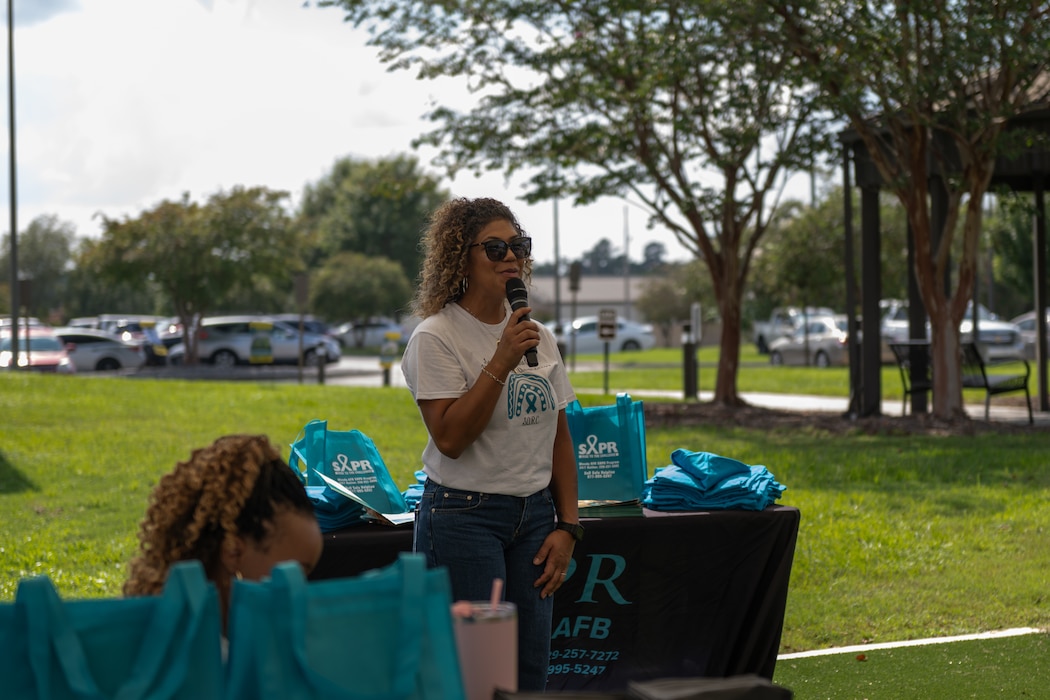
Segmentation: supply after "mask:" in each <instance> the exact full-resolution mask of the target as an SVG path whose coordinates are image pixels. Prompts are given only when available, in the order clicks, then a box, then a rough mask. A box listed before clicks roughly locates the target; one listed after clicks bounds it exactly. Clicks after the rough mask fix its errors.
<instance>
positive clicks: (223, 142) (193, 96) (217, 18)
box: [0, 0, 687, 260]
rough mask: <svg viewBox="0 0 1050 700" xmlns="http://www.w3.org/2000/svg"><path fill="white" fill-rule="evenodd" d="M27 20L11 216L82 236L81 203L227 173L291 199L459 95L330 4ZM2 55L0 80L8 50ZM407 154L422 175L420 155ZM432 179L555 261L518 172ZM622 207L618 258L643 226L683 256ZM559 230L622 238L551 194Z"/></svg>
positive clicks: (157, 8) (227, 182)
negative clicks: (495, 209)
mask: <svg viewBox="0 0 1050 700" xmlns="http://www.w3.org/2000/svg"><path fill="white" fill-rule="evenodd" d="M22 6H25V3H24V2H23V3H20V4H19V7H22ZM30 6H33V3H32V2H31V3H30ZM32 19H33V21H32V22H30V21H28V20H27V21H25V22H20V21H19V18H18V15H16V22H15V28H16V31H15V70H16V77H15V86H16V91H17V92H16V107H17V124H16V134H17V138H18V141H17V146H16V149H17V150H16V152H17V156H18V181H17V185H18V191H19V209H18V221H19V228H20V229H24V228H25V226H26V225H27V224H28V222H29V221H30V220H31V219H32V218H34V217H35V216H38V215H41V214H56V215H57V216H58V217H59V218H60V219H62V220H65V221H70V222H72V223H74V224H75V225H76V227H77V230H78V232H79V233H80V234H81V235H88V236H91V235H97V233H98V231H99V229H100V227H99V221H98V219H97V218H94V215H95V214H96V213H97V212H101V213H103V214H105V215H106V216H108V217H110V218H123V217H125V216H129V217H134V216H137V215H138V214H139V213H140V212H141V211H142V210H143V209H147V208H149V207H152V206H153V205H155V204H156V203H157V202H159V201H161V200H163V199H177V198H179V197H181V196H182V193H183V192H189V194H190V196H191V198H193V199H195V200H203V199H204V198H206V197H207V196H208V195H210V194H213V193H215V192H217V191H219V190H220V189H229V188H230V187H232V186H234V185H238V184H243V185H248V186H251V185H264V186H267V187H271V188H274V189H283V190H287V191H289V192H290V193H291V194H292V195H293V198H295V199H296V200H297V199H298V197H299V195H300V194H301V192H302V189H303V186H304V185H305V184H307V183H311V182H315V181H316V180H318V179H319V178H320V177H321V176H323V175H324V174H325V173H327V172H328V171H329V170H330V168H331V166H332V164H333V163H334V161H335V160H336V159H338V158H341V157H344V156H347V155H353V156H357V157H365V158H375V157H381V156H389V155H395V154H399V153H409V152H411V141H412V139H413V138H415V137H416V136H419V135H420V134H421V133H423V132H425V131H426V130H428V128H429V125H428V124H427V123H426V122H424V121H423V119H422V115H423V114H424V113H425V112H426V111H427V109H428V107H429V106H431V105H432V104H433V103H434V102H435V101H436V100H438V99H440V100H441V101H442V102H446V103H447V102H449V101H452V102H453V103H454V104H457V105H464V104H468V100H469V99H470V98H469V95H468V94H467V93H466V92H465V90H464V89H463V88H462V87H460V86H459V85H458V84H456V83H454V82H451V81H446V82H444V83H441V84H434V83H431V82H421V81H417V80H415V79H414V78H413V77H412V76H411V75H410V74H408V73H404V72H401V73H389V72H387V71H386V69H385V67H383V66H382V65H380V64H379V62H378V59H377V58H376V51H375V49H373V48H370V47H368V46H367V45H366V38H367V35H366V33H365V32H364V31H363V30H355V29H354V28H353V27H352V26H351V25H348V24H346V23H344V22H343V19H342V13H341V12H340V11H338V10H335V9H318V8H316V7H313V6H312V4H311V6H310V7H304V6H303V4H302V3H300V2H296V1H294V0H293V1H289V0H164V1H163V2H158V1H156V0H154V1H145V0H91V1H90V2H80V3H76V2H73V0H46V1H44V2H41V3H40V5H39V10H38V11H37V12H36V13H34V16H33V18H32ZM0 65H2V70H3V72H4V75H5V76H6V74H7V64H6V51H5V52H3V57H2V59H0ZM5 103H6V100H5ZM5 113H6V110H5ZM7 152H8V149H7V140H6V139H5V140H4V142H3V144H2V145H0V153H2V154H3V158H4V164H5V167H3V168H2V169H0V170H2V175H0V186H2V187H3V190H2V194H0V199H2V202H3V203H2V207H0V216H2V217H3V220H2V223H0V230H7V229H8V227H9V221H10V218H9V214H8V201H9V200H8V197H7V192H8V169H7V167H6V163H7ZM417 155H418V156H419V158H420V161H421V163H422V165H423V166H424V167H425V168H427V169H429V170H432V171H434V170H433V168H432V167H431V166H430V158H431V157H432V155H433V154H432V153H429V152H423V153H419V154H417ZM434 172H436V171H434ZM446 185H448V186H449V189H451V190H452V191H453V193H454V194H457V195H463V196H483V195H484V196H494V197H498V198H501V199H503V200H504V201H506V202H507V203H508V204H509V205H510V206H511V207H512V208H513V209H514V210H515V211H516V212H517V213H518V214H519V216H520V217H521V219H522V223H523V225H524V226H525V228H526V229H527V230H529V231H530V233H532V234H533V236H534V237H535V239H536V245H535V252H536V255H537V257H538V259H540V260H550V259H553V256H554V246H553V240H552V238H553V233H552V229H553V222H554V216H553V205H552V204H551V203H543V204H539V205H535V206H526V205H525V204H524V202H523V201H522V200H521V199H520V198H519V196H520V194H521V192H522V189H521V186H520V182H512V183H510V184H509V185H507V184H506V183H505V182H504V178H503V176H502V175H501V174H499V173H493V174H491V175H488V176H486V177H484V178H481V179H475V178H473V177H472V176H470V175H465V176H461V177H460V178H457V180H456V181H455V182H452V183H448V182H446ZM629 216H630V219H629V226H630V229H631V242H630V252H631V256H632V257H633V258H636V259H638V258H640V257H641V253H642V248H643V247H644V246H645V245H646V244H647V243H649V242H650V241H653V240H658V241H660V242H662V243H664V244H665V245H666V246H667V248H668V251H669V254H670V256H671V257H672V258H685V257H687V254H686V253H685V251H684V250H683V249H682V248H681V247H680V246H679V245H678V244H677V243H676V242H675V241H674V240H673V237H672V236H671V235H670V234H669V233H664V232H659V231H647V230H644V226H643V217H642V215H641V214H640V213H638V212H637V210H632V212H631V213H630V215H629ZM559 231H560V251H561V254H562V256H567V257H578V256H579V255H580V254H581V253H582V252H584V251H586V250H589V249H590V248H592V247H593V246H594V244H595V243H596V242H597V241H598V240H599V239H601V238H608V239H609V240H610V241H612V243H613V246H614V247H615V248H617V249H621V248H622V245H623V240H624V205H623V203H622V202H621V201H619V200H614V199H609V200H605V201H603V202H601V203H599V204H596V205H593V206H590V207H586V208H573V207H571V206H569V205H568V203H563V204H562V206H560V207H559Z"/></svg>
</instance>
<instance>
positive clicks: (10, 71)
mask: <svg viewBox="0 0 1050 700" xmlns="http://www.w3.org/2000/svg"><path fill="white" fill-rule="evenodd" d="M7 138H8V154H9V159H8V162H9V167H10V170H11V175H10V181H11V182H10V184H11V187H10V195H11V204H10V209H11V369H18V310H19V307H20V304H19V298H18V188H17V185H16V180H15V170H16V168H15V163H16V162H17V159H16V158H15V11H14V0H7Z"/></svg>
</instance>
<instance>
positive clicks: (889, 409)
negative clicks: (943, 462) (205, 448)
mask: <svg viewBox="0 0 1050 700" xmlns="http://www.w3.org/2000/svg"><path fill="white" fill-rule="evenodd" d="M158 369H159V370H160V371H159V372H150V373H147V372H141V373H139V375H138V376H148V374H154V375H155V376H158V377H160V376H167V377H174V376H180V377H181V378H187V379H189V378H196V379H226V380H229V379H243V380H252V381H278V382H285V383H287V382H297V381H298V380H299V370H298V368H297V367H288V366H285V367H274V366H265V367H235V368H232V369H222V368H217V367H209V366H199V367H197V368H189V367H186V368H176V367H172V368H158ZM302 377H303V378H302V381H303V383H304V384H317V383H319V377H318V372H317V370H316V369H313V368H305V369H303V375H302ZM324 383H325V384H330V385H332V386H373V387H378V386H383V370H382V368H381V367H380V365H379V358H378V357H369V356H357V355H351V356H344V357H342V358H341V359H340V360H339V362H338V363H333V364H331V365H328V366H327V367H326V368H325V377H324ZM390 386H393V387H401V388H405V378H404V375H402V374H401V366H400V364H399V363H396V362H395V363H394V365H393V367H392V368H391V369H390ZM625 391H626V392H627V393H628V394H630V395H631V396H635V397H642V398H644V397H651V398H666V399H682V398H683V393H682V391H660V390H653V389H628V390H625ZM577 393H580V394H600V393H602V391H601V389H577ZM741 398H742V399H744V401H747V402H748V403H750V404H752V405H754V406H761V407H763V408H771V409H776V410H780V411H825V412H828V413H839V414H845V413H846V411H847V410H848V409H849V399H848V398H846V397H836V396H807V395H796V394H769V393H762V392H745V393H743V394H741ZM711 399H712V395H711V393H710V392H703V391H702V392H700V396H699V400H700V401H710V400H711ZM1032 404H1033V413H1032V416H1033V418H1034V420H1035V425H1036V426H1037V427H1042V428H1045V427H1050V413H1043V412H1040V411H1039V410H1038V404H1037V402H1036V399H1035V398H1033V399H1032ZM909 407H910V406H909ZM965 408H966V413H967V414H968V415H969V416H970V417H971V418H974V419H976V420H984V405H983V404H969V405H967V406H966V407H965ZM882 414H883V415H886V416H899V415H901V401H900V399H892V400H886V401H883V402H882ZM989 419H990V420H992V421H1001V422H1008V423H1016V424H1018V425H1027V424H1028V411H1027V409H1026V408H1025V407H1024V406H1022V405H1014V404H1003V403H1001V402H998V403H997V401H996V400H995V399H994V398H993V399H992V402H991V410H990V411H989Z"/></svg>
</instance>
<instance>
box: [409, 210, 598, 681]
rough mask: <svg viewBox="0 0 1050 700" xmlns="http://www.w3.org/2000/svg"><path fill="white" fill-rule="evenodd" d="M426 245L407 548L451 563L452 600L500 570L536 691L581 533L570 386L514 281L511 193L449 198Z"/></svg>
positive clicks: (551, 342)
mask: <svg viewBox="0 0 1050 700" xmlns="http://www.w3.org/2000/svg"><path fill="white" fill-rule="evenodd" d="M422 244H423V249H424V252H425V258H424V261H423V265H422V269H421V271H420V280H419V288H418V291H417V293H416V297H415V300H414V302H413V307H414V311H415V313H416V314H418V315H419V316H420V317H421V318H422V319H423V321H422V322H421V323H420V324H419V326H418V327H417V328H416V330H415V331H414V332H413V334H412V337H411V338H410V339H409V341H408V347H407V348H406V350H405V354H404V357H403V358H402V361H401V369H402V371H403V372H404V375H405V380H406V382H407V384H408V388H409V390H410V391H411V392H412V396H413V397H414V398H415V400H416V404H417V405H418V406H419V412H420V415H421V416H422V418H423V423H424V424H425V425H426V428H427V433H428V440H427V445H426V448H425V449H424V451H423V471H424V472H425V473H426V475H427V478H426V483H425V485H424V488H423V496H422V499H421V501H420V504H419V512H418V513H417V516H416V525H415V539H414V545H413V546H414V549H415V551H417V552H420V553H422V554H424V555H426V558H427V561H428V563H429V565H430V566H445V567H447V568H448V571H449V575H450V577H451V580H452V595H453V597H454V598H455V599H456V600H487V599H488V598H489V595H490V591H491V589H492V583H493V580H494V579H502V580H504V581H505V582H506V583H505V586H504V590H505V591H506V600H507V601H509V602H511V603H514V604H515V605H516V606H517V608H518V689H519V690H522V691H542V690H544V688H545V686H546V681H547V666H548V663H549V657H550V636H551V618H552V614H553V607H554V601H553V598H552V595H553V594H554V592H555V591H557V590H558V588H559V587H560V586H561V585H562V582H563V581H564V579H565V576H566V575H567V573H568V569H569V564H570V562H571V560H572V551H573V547H574V546H575V543H576V541H577V540H578V539H580V538H582V536H583V529H582V527H580V524H579V516H578V510H577V483H576V458H575V455H574V452H573V447H572V440H571V438H570V436H569V428H568V423H567V422H566V419H565V406H566V405H567V404H568V403H569V402H571V401H573V400H574V399H575V393H574V392H573V389H572V385H571V384H570V383H569V379H568V375H567V373H566V371H565V365H564V363H563V362H562V358H561V354H560V353H559V352H558V346H557V344H556V342H555V339H554V335H553V334H552V333H551V332H550V330H549V329H547V328H546V327H544V326H542V325H540V324H537V323H535V322H533V321H531V320H529V319H528V312H529V311H530V309H529V307H528V302H527V299H524V298H522V297H520V295H521V294H522V293H523V292H524V289H522V290H520V291H517V292H516V291H514V288H515V285H518V284H519V283H521V282H527V281H528V280H529V276H530V273H531V271H532V259H531V257H530V255H531V252H532V239H530V238H529V237H528V236H527V235H525V232H524V231H523V230H522V228H521V226H520V225H519V224H518V221H517V218H516V217H515V216H514V214H513V213H512V212H511V211H510V209H509V208H507V206H506V205H504V204H503V203H501V202H499V201H496V200H494V199H486V198H481V199H454V200H452V201H449V202H447V203H446V204H444V205H442V206H441V207H439V208H438V209H437V210H436V211H435V212H434V213H433V214H432V215H431V218H430V224H429V226H428V228H427V230H426V231H425V232H424V234H423V239H422ZM511 280H514V281H513V282H511V283H510V285H508V281H511ZM508 290H509V291H510V293H511V295H512V296H513V297H515V303H514V308H513V309H512V307H511V303H510V302H508V300H507V294H508ZM523 301H524V303H522V302H523ZM533 352H535V360H532V358H531V357H530V358H527V354H528V355H532V353H533ZM530 360H531V361H530Z"/></svg>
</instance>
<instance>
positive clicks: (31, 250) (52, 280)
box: [0, 214, 76, 319]
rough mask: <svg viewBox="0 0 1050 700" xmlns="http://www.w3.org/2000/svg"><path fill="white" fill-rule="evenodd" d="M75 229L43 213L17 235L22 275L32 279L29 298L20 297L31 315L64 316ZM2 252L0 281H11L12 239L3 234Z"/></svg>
mask: <svg viewBox="0 0 1050 700" xmlns="http://www.w3.org/2000/svg"><path fill="white" fill-rule="evenodd" d="M75 242H76V229H75V228H74V227H73V224H71V223H69V222H64V221H60V220H59V218H58V217H57V216H55V215H54V214H44V215H42V216H38V217H36V218H35V219H33V220H32V221H31V222H29V226H27V227H26V230H25V231H23V232H22V233H21V234H19V237H18V274H19V278H24V279H28V280H30V285H31V287H30V298H29V300H28V303H26V302H27V300H26V299H24V298H23V299H21V300H20V301H21V305H22V306H24V307H26V308H28V310H29V315H31V316H37V317H39V318H41V319H47V318H49V317H51V316H52V315H61V311H62V304H63V300H64V299H65V297H66V289H67V288H68V285H69V272H70V267H71V264H72V260H73V246H74V244H75ZM4 243H5V245H4V250H3V252H2V254H0V284H3V285H5V286H8V285H10V283H11V240H10V237H9V236H4ZM8 306H9V305H8Z"/></svg>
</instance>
